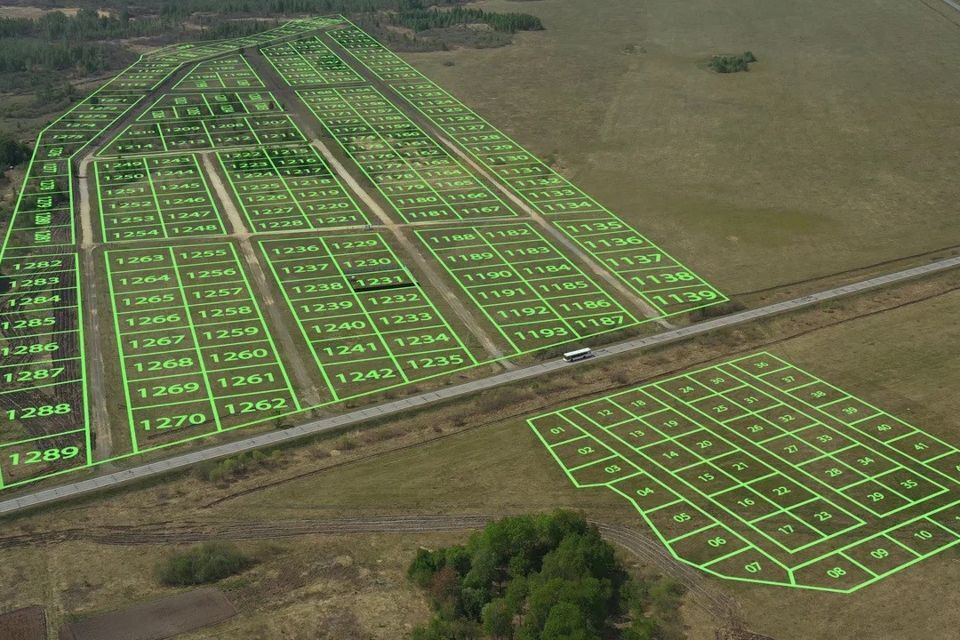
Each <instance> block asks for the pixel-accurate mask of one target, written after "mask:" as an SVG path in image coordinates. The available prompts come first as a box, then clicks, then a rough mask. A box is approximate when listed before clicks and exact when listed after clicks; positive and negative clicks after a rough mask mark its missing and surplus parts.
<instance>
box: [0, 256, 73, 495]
mask: <svg viewBox="0 0 960 640" xmlns="http://www.w3.org/2000/svg"><path fill="white" fill-rule="evenodd" d="M0 273H3V274H4V276H3V278H0V280H3V282H4V286H5V292H4V293H3V294H2V295H0V382H2V384H0V487H4V486H11V485H16V484H18V483H20V482H25V481H28V480H35V479H38V478H40V477H45V476H48V475H50V474H53V473H58V472H61V471H65V470H69V469H74V468H77V467H81V466H84V465H86V464H87V462H88V454H89V447H88V444H89V443H88V435H89V434H88V432H87V429H86V426H87V422H86V405H85V398H84V368H83V367H84V365H83V335H82V327H81V323H80V308H79V305H80V291H79V283H78V274H77V264H76V255H75V254H61V255H32V256H30V257H20V258H16V257H9V256H8V257H6V258H4V260H3V262H2V263H0Z"/></svg>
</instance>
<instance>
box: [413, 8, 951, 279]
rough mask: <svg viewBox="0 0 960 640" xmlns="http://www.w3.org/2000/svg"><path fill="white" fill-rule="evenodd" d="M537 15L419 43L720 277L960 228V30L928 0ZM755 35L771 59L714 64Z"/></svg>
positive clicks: (492, 106) (857, 253) (913, 249)
mask: <svg viewBox="0 0 960 640" xmlns="http://www.w3.org/2000/svg"><path fill="white" fill-rule="evenodd" d="M478 6H481V7H483V8H488V9H492V10H508V11H509V10H512V11H515V10H517V6H518V5H517V4H516V3H513V2H509V1H506V0H496V1H491V2H484V3H480V4H479V5H478ZM523 11H527V12H530V13H533V14H536V15H538V16H540V17H541V18H542V19H543V22H544V24H545V26H546V28H547V30H546V31H544V32H536V33H522V34H519V35H518V36H517V37H516V38H515V44H514V45H513V46H510V47H504V48H499V49H488V50H479V51H478V50H472V49H464V50H457V51H451V52H436V53H422V54H404V58H405V59H407V60H410V61H411V62H413V63H414V64H415V65H416V66H417V67H418V68H419V69H420V70H421V71H423V72H424V73H425V74H426V75H427V76H429V77H430V78H431V79H433V80H435V81H436V82H437V83H438V84H439V85H440V86H442V87H444V88H446V89H448V90H449V91H450V92H451V93H453V94H454V95H455V96H457V97H458V98H461V99H462V100H463V101H464V102H466V103H467V104H468V105H470V106H471V107H473V108H474V109H475V110H476V111H478V112H479V113H480V114H481V115H483V116H485V117H486V118H487V119H488V120H490V121H491V122H493V123H494V124H496V125H498V126H500V127H501V128H502V129H503V130H504V131H506V132H507V133H508V134H511V135H512V136H513V137H514V138H516V139H517V140H518V141H519V142H520V143H521V144H523V145H524V146H526V147H527V148H529V149H530V150H531V151H534V152H535V153H537V154H539V155H541V156H542V157H546V158H548V159H551V160H553V161H554V163H555V165H556V166H557V167H558V168H560V169H561V170H562V171H563V172H564V173H565V174H566V175H568V176H570V177H572V178H573V180H574V182H575V183H576V184H577V185H578V186H580V187H582V188H583V189H584V190H585V191H586V192H587V193H590V194H591V195H593V196H595V197H596V198H597V199H598V200H599V201H600V202H602V203H604V204H605V205H607V206H608V207H610V208H611V209H612V210H613V211H614V212H616V213H619V214H620V215H622V216H624V217H625V218H626V219H627V220H628V221H629V222H631V223H633V224H635V225H636V226H637V228H639V229H640V230H641V231H643V232H644V233H647V234H649V236H650V237H651V239H653V240H654V241H655V242H662V243H663V244H664V245H666V246H667V247H668V248H669V249H670V250H671V251H672V252H673V253H674V254H675V255H677V256H680V257H682V258H684V259H685V261H686V262H688V264H689V266H690V267H691V268H692V269H693V270H694V271H696V272H698V273H700V274H701V275H703V276H704V277H705V278H706V279H707V280H708V281H710V282H712V283H713V284H715V285H716V286H717V288H719V289H720V290H721V291H725V292H728V293H738V292H744V291H750V290H753V289H758V288H764V287H771V286H775V285H778V284H783V283H787V282H792V281H796V280H801V279H805V278H811V277H816V276H822V275H826V274H830V273H833V272H836V271H839V270H844V269H850V268H854V267H860V266H864V265H868V264H872V263H875V262H878V261H882V260H888V259H893V258H897V257H901V256H906V255H911V254H916V253H919V252H925V251H931V250H934V249H938V248H941V247H944V246H949V245H955V244H958V243H960V228H958V227H957V225H956V224H954V223H953V218H952V216H951V215H949V214H948V213H947V212H949V211H952V210H953V209H954V208H955V207H954V203H955V202H956V200H957V199H958V196H960V193H958V189H960V187H958V183H957V181H956V180H954V179H953V167H955V166H956V164H957V160H958V155H957V149H958V148H960V129H958V127H957V124H956V119H955V113H956V108H955V107H956V103H957V100H958V97H960V82H957V81H956V77H955V75H951V74H949V72H948V71H947V70H948V69H949V68H950V65H951V64H952V61H953V60H956V59H957V56H958V55H960V39H958V38H957V37H956V31H957V27H956V24H954V23H952V22H950V21H949V20H948V19H946V18H944V17H943V16H942V15H941V14H940V13H937V12H936V11H933V10H931V9H930V8H928V7H926V6H924V3H920V2H900V3H879V2H875V1H872V0H853V1H851V2H844V3H839V4H838V3H834V2H829V1H827V0H813V1H812V2H805V3H801V4H791V5H781V4H775V3H774V4H771V3H767V2H762V1H761V0H735V1H734V2H727V3H723V4H722V5H718V4H716V3H714V2H711V1H708V0H695V1H694V2H690V3H683V4H679V5H678V4H677V3H675V2H668V1H666V0H655V1H654V2H648V3H644V4H643V5H638V4H637V3H635V2H631V1H630V0H614V1H613V2H605V3H602V5H599V6H596V5H594V4H590V5H587V4H584V3H581V2H577V1H576V0H544V1H543V2H531V3H524V4H523ZM744 50H751V51H753V53H754V54H756V56H757V57H758V58H759V60H760V61H759V63H758V64H755V65H752V67H751V71H750V72H749V73H741V74H729V75H718V74H714V73H712V72H709V71H708V70H706V69H705V62H706V61H707V60H708V59H709V57H710V56H711V55H712V54H718V53H740V52H742V51H744ZM504 77H509V78H510V81H509V82H504Z"/></svg>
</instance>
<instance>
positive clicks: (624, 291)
mask: <svg viewBox="0 0 960 640" xmlns="http://www.w3.org/2000/svg"><path fill="white" fill-rule="evenodd" d="M324 43H325V44H326V45H327V46H328V47H329V48H330V49H331V50H332V51H334V52H335V53H336V54H337V55H338V56H339V57H340V59H341V60H343V61H344V63H345V64H346V65H347V66H349V67H351V68H352V69H353V70H354V71H355V72H356V73H357V74H358V75H359V76H360V77H361V78H363V79H364V80H366V81H367V82H368V83H370V84H371V85H373V86H374V87H376V88H377V90H378V91H380V93H382V94H383V95H384V96H395V99H394V100H391V101H390V102H391V103H392V104H393V106H395V107H396V108H397V109H398V110H400V111H401V112H403V113H404V115H406V116H407V117H408V118H410V120H411V121H413V122H414V123H416V124H417V126H419V127H420V128H421V129H423V130H424V131H426V132H427V133H428V134H430V136H431V137H433V138H434V139H435V140H439V141H440V143H441V144H443V146H445V147H447V149H449V150H450V151H451V152H452V153H453V154H454V155H455V156H456V157H457V158H459V159H460V160H461V161H462V162H464V163H466V164H467V165H468V166H469V167H470V169H471V170H473V172H474V173H475V175H477V176H480V177H481V178H482V179H483V180H484V181H486V183H487V184H490V185H493V187H494V188H495V189H496V190H497V191H499V192H500V193H501V194H502V195H503V196H504V197H505V198H506V199H507V200H509V201H510V202H511V203H512V204H513V206H515V207H517V208H518V209H520V210H521V211H523V212H524V213H525V214H526V215H527V216H528V217H529V218H530V219H532V220H533V221H534V222H536V223H537V225H538V226H539V227H541V228H542V229H543V230H544V231H545V232H546V233H547V234H548V235H549V236H550V237H551V238H553V239H554V240H555V241H557V242H558V243H560V244H561V245H562V246H563V247H564V248H565V249H566V250H567V251H568V252H570V253H571V254H572V255H574V256H576V257H577V259H579V260H580V261H581V262H582V263H583V264H585V265H587V266H588V267H589V268H590V271H592V272H593V273H594V275H596V276H597V277H598V278H601V279H602V280H603V281H604V282H606V283H607V285H608V286H610V287H612V288H613V289H614V290H615V291H617V292H618V293H619V294H620V295H621V296H622V297H623V298H624V299H625V300H629V301H630V302H631V303H632V304H633V306H634V307H636V308H637V309H639V310H640V311H641V313H642V315H643V316H644V317H646V318H648V319H650V320H653V321H654V322H656V323H657V324H659V325H660V326H661V327H664V328H665V329H671V328H673V325H672V324H670V322H669V321H667V320H666V319H664V318H659V316H660V313H659V312H657V311H656V310H655V309H654V308H653V307H651V306H650V305H649V304H647V302H646V301H645V300H643V299H642V298H641V297H639V296H638V295H637V294H636V293H634V292H633V291H631V290H630V289H629V288H628V287H627V286H626V285H624V284H623V282H621V281H620V280H619V279H618V278H617V277H616V276H614V275H613V274H611V273H610V272H609V271H607V270H606V269H604V268H603V267H602V266H601V265H600V264H598V263H597V261H596V260H595V259H594V258H593V256H591V255H589V254H587V252H585V251H583V250H582V249H581V248H580V247H579V246H577V244H576V243H575V242H573V241H572V240H570V238H568V237H567V236H565V235H564V234H563V233H562V232H561V231H560V230H559V229H557V228H556V227H555V226H554V225H552V224H550V223H549V222H547V220H546V219H544V217H543V216H542V215H540V214H539V213H537V212H536V211H534V209H533V208H532V207H530V206H529V205H528V204H527V203H526V202H524V201H523V200H521V199H520V198H519V197H517V195H516V194H514V193H513V191H511V190H510V189H508V188H507V187H506V186H505V185H504V184H503V183H502V182H500V180H498V179H497V178H496V177H495V176H493V175H492V174H491V173H490V172H489V171H487V170H486V168H484V167H482V166H480V164H479V163H478V162H477V161H476V160H474V158H473V157H472V156H471V155H470V154H468V153H467V152H465V151H464V150H463V149H461V148H460V146H459V145H457V144H456V143H454V142H453V141H451V140H450V139H449V138H447V136H446V135H444V133H443V132H442V131H440V129H438V128H437V127H436V126H434V125H433V123H431V122H429V121H427V120H426V119H425V118H424V117H423V116H422V114H420V113H419V112H418V111H417V110H416V109H413V108H412V107H410V106H408V105H407V104H406V101H405V100H403V99H402V98H400V97H399V96H397V95H396V92H395V91H394V90H393V89H392V88H391V87H390V85H388V84H387V83H385V82H383V81H381V80H380V79H379V78H378V77H377V76H376V75H374V74H373V73H371V72H370V70H369V69H367V68H366V67H365V66H363V65H362V64H360V63H359V62H357V61H356V60H355V59H354V58H353V56H351V55H350V54H349V53H347V51H346V50H345V49H344V48H343V47H342V46H341V45H340V43H338V42H336V41H335V40H333V39H332V38H325V39H324Z"/></svg>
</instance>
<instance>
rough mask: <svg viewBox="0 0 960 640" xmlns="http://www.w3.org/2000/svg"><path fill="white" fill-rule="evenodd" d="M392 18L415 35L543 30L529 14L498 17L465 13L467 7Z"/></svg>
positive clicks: (412, 11)
mask: <svg viewBox="0 0 960 640" xmlns="http://www.w3.org/2000/svg"><path fill="white" fill-rule="evenodd" d="M388 17H389V19H390V21H391V22H392V23H393V24H395V25H398V26H402V27H406V28H408V29H413V30H414V31H426V30H427V29H442V28H445V27H453V26H456V25H461V24H486V25H489V26H490V27H491V28H493V30H494V31H500V32H502V33H516V32H517V31H540V30H542V29H543V23H542V22H541V21H540V18H538V17H536V16H531V15H529V14H526V13H494V12H487V11H483V10H482V9H464V8H463V7H455V8H454V9H451V10H449V11H436V10H434V9H428V8H424V7H418V8H414V9H408V10H405V11H398V12H396V13H391V14H389V16H388Z"/></svg>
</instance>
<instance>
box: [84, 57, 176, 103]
mask: <svg viewBox="0 0 960 640" xmlns="http://www.w3.org/2000/svg"><path fill="white" fill-rule="evenodd" d="M178 66H179V65H178V64H177V63H175V62H172V61H166V60H150V59H146V58H141V59H140V60H137V61H136V62H135V63H134V64H132V65H131V66H129V67H127V68H126V69H125V70H124V71H123V73H121V74H120V75H118V76H116V77H115V78H113V79H112V80H111V81H110V82H108V83H107V84H106V85H105V86H104V88H103V89H101V91H109V92H111V93H129V94H140V95H143V94H144V93H146V92H148V91H150V90H152V89H156V88H157V87H158V86H159V85H160V83H161V82H163V81H164V80H166V79H167V78H168V77H169V76H170V74H171V73H173V72H174V71H175V70H176V69H177V67H178Z"/></svg>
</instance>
